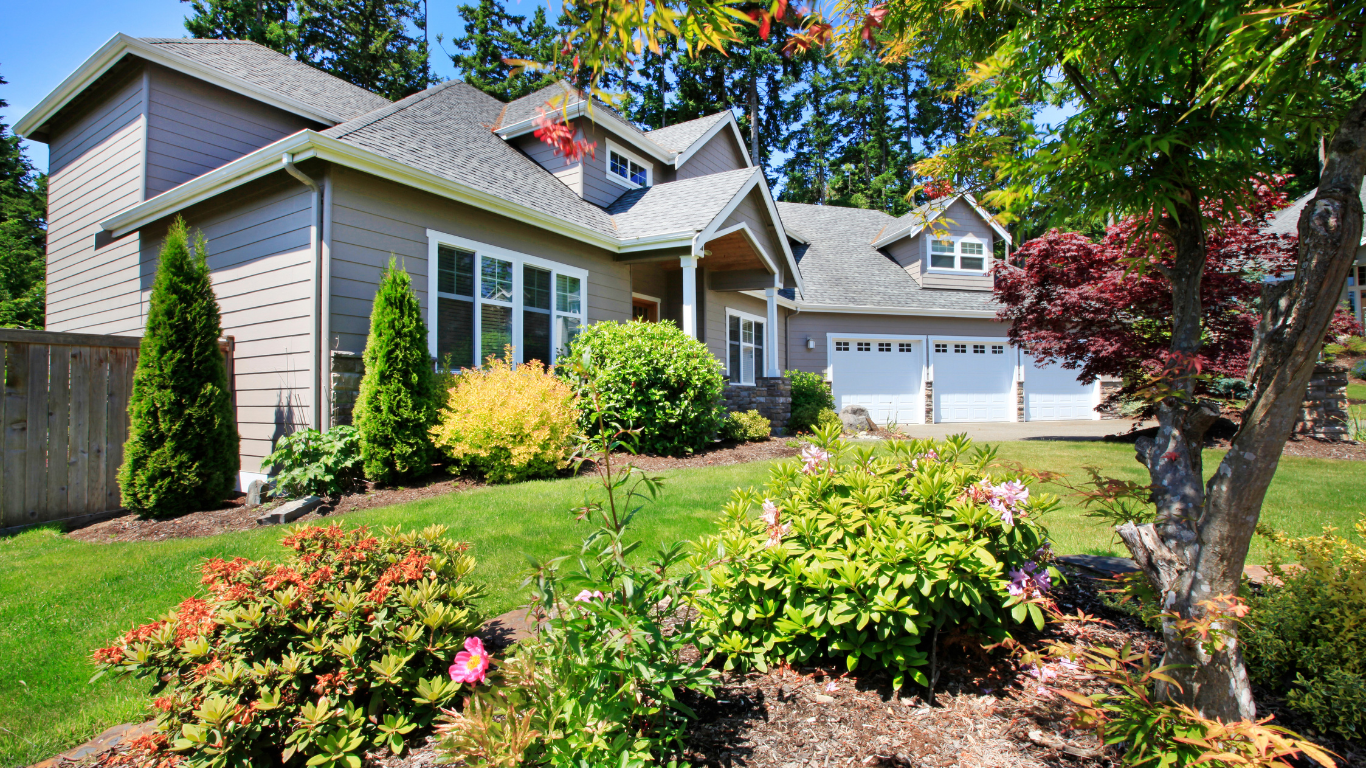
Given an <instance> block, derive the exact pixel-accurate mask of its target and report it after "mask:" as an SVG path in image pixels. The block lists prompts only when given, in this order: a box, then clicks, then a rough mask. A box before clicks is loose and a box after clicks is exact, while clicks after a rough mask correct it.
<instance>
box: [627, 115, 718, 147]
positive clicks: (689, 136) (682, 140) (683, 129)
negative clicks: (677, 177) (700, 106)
mask: <svg viewBox="0 0 1366 768" xmlns="http://www.w3.org/2000/svg"><path fill="white" fill-rule="evenodd" d="M725 116H726V113H725V112H717V113H716V114H714V115H707V116H706V117H699V118H697V119H696V120H689V121H688V122H686V123H679V124H678V125H666V126H664V127H663V128H660V129H658V130H654V131H649V132H647V133H646V134H645V137H646V138H648V139H650V140H651V141H653V142H654V143H656V144H658V145H659V146H661V147H663V148H665V149H667V150H669V151H670V152H682V151H683V150H685V149H687V148H688V147H691V146H692V145H693V142H695V141H697V140H698V139H700V138H702V134H704V133H706V132H707V131H710V130H711V128H712V126H714V125H716V123H717V121H719V120H721V119H723V118H724V117H725Z"/></svg>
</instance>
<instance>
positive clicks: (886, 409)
mask: <svg viewBox="0 0 1366 768" xmlns="http://www.w3.org/2000/svg"><path fill="white" fill-rule="evenodd" d="M923 345H924V342H921V341H906V340H897V339H878V338H877V337H872V338H868V337H863V338H860V337H836V338H835V339H833V346H834V349H833V351H832V352H831V359H830V376H831V390H832V393H833V394H834V396H835V410H837V411H840V410H844V407H845V406H848V405H861V406H863V407H864V408H867V409H868V415H869V417H871V418H872V420H873V423H874V424H877V425H878V426H880V427H885V426H887V425H889V424H922V423H924V421H925V398H924V387H923V384H924V380H925V375H924V351H923V349H922V347H923Z"/></svg>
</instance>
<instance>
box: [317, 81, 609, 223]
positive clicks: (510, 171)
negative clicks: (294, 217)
mask: <svg viewBox="0 0 1366 768" xmlns="http://www.w3.org/2000/svg"><path fill="white" fill-rule="evenodd" d="M502 109H503V104H502V102H500V101H498V100H497V99H495V98H493V97H492V96H490V95H488V94H486V93H484V92H482V91H480V90H478V89H476V88H474V87H472V86H470V85H467V84H465V83H462V82H457V81H449V82H446V83H442V84H441V85H436V86H433V87H431V88H428V89H427V90H425V91H422V92H421V93H415V94H413V95H412V96H409V97H408V98H406V99H403V100H402V101H398V102H395V103H393V104H391V105H390V106H388V107H385V108H383V109H380V110H376V111H374V112H372V113H370V114H368V115H365V116H364V117H361V118H358V119H356V120H352V121H350V122H347V123H343V124H341V125H337V126H333V127H332V128H329V129H327V130H325V131H323V132H322V133H323V135H325V136H331V137H332V138H335V139H339V140H341V141H345V142H348V143H351V144H355V145H356V146H359V147H363V148H365V149H368V150H370V151H371V152H374V153H376V154H378V155H382V156H384V157H387V158H389V159H391V160H396V161H398V162H400V163H404V164H405V165H409V166H412V167H414V168H417V169H419V170H423V171H427V172H428V173H432V174H435V175H437V176H440V177H442V178H445V179H449V180H451V181H456V182H459V183H461V184H464V185H466V186H469V187H473V188H474V189H477V190H480V191H482V192H485V193H488V194H490V195H493V196H495V197H499V198H502V199H504V200H507V201H509V202H512V203H518V204H521V205H526V206H528V207H530V208H533V209H535V210H538V211H541V212H543V213H546V214H549V215H551V216H555V217H558V218H560V219H563V220H565V221H568V222H572V223H574V224H578V225H580V226H583V227H587V228H589V229H591V230H595V231H597V232H600V233H602V234H605V235H609V236H615V235H616V231H615V228H614V227H613V225H612V218H611V217H610V216H609V215H608V214H607V212H606V211H604V210H603V209H602V208H599V207H598V206H596V205H593V204H592V203H590V202H588V201H586V200H584V199H583V198H581V197H579V196H578V195H577V194H575V193H574V191H573V190H571V189H570V188H569V187H567V186H565V185H564V183H563V182H561V181H560V180H559V179H557V178H555V177H554V176H553V175H552V174H551V173H550V172H549V171H547V170H546V169H544V168H542V167H541V166H539V165H537V164H536V163H535V161H533V160H532V159H531V158H529V157H527V156H526V155H524V154H522V153H521V152H519V151H518V150H517V149H516V148H515V147H513V146H511V145H509V144H508V143H507V142H505V141H504V140H503V139H501V138H499V137H498V136H497V135H495V134H494V133H493V132H492V130H491V129H492V127H493V125H494V124H495V123H496V122H497V120H498V115H499V113H500V112H502Z"/></svg>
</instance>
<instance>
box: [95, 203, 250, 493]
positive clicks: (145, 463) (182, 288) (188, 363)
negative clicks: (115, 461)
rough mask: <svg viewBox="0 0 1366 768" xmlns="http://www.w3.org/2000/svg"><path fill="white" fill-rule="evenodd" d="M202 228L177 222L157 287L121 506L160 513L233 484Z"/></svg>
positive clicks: (230, 434) (138, 376) (136, 377)
mask: <svg viewBox="0 0 1366 768" xmlns="http://www.w3.org/2000/svg"><path fill="white" fill-rule="evenodd" d="M207 252H208V251H207V244H206V243H205V241H204V236H203V234H199V235H197V236H196V237H195V242H194V248H193V251H192V250H191V248H190V234H189V229H188V228H187V227H186V226H185V221H184V220H183V219H180V218H178V217H177V218H176V220H175V222H174V223H172V224H171V229H170V231H169V232H167V234H166V242H165V244H164V245H162V247H161V259H160V262H159V263H158V264H157V273H156V279H155V281H153V283H152V297H151V307H150V308H149V309H148V312H147V329H146V331H145V332H144V334H143V337H142V347H141V351H140V352H139V353H138V367H137V371H136V372H134V374H133V393H132V397H131V398H130V399H129V402H128V415H129V436H128V442H127V443H125V444H124V458H123V466H122V467H120V468H119V490H120V491H121V492H122V494H123V505H124V506H125V507H128V508H129V509H133V510H137V511H139V512H142V513H144V514H150V515H157V516H164V515H174V514H179V513H182V512H193V511H195V510H201V509H209V508H212V507H213V506H214V505H217V504H218V503H219V502H221V501H223V499H224V497H225V496H227V494H228V493H230V492H231V491H232V489H233V488H234V487H236V484H237V470H238V468H239V462H238V438H237V424H236V420H235V419H234V418H233V412H232V399H231V396H230V394H229V391H230V390H229V387H228V373H227V369H226V367H225V366H224V363H223V353H222V351H221V350H220V349H219V347H218V338H219V336H221V335H222V331H223V328H222V324H221V322H220V320H219V315H218V301H217V300H216V299H215V298H214V294H213V283H212V281H211V280H210V279H209V265H208V263H207V261H206V260H205V256H206V254H207Z"/></svg>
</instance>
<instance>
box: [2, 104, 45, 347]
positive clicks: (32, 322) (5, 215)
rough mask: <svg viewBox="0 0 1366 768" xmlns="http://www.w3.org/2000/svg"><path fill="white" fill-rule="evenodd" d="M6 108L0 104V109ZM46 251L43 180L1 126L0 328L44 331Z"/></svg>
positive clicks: (18, 144) (16, 137) (6, 130)
mask: <svg viewBox="0 0 1366 768" xmlns="http://www.w3.org/2000/svg"><path fill="white" fill-rule="evenodd" d="M4 84H5V78H3V77H0V85H4ZM6 106H8V105H7V104H6V103H5V100H4V99H0V109H4V108H5V107H6ZM46 248H47V176H45V175H42V174H39V173H37V172H36V171H35V170H34V168H33V163H31V162H29V159H28V158H27V157H25V156H24V149H23V145H22V144H21V142H20V139H19V137H18V136H15V135H13V134H11V133H10V132H9V126H8V125H5V124H4V123H0V328H36V329H41V328H42V327H43V308H44V306H45V305H46V299H47V288H46V285H47V283H46V277H47V259H46Z"/></svg>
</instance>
